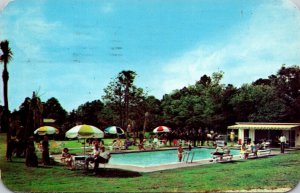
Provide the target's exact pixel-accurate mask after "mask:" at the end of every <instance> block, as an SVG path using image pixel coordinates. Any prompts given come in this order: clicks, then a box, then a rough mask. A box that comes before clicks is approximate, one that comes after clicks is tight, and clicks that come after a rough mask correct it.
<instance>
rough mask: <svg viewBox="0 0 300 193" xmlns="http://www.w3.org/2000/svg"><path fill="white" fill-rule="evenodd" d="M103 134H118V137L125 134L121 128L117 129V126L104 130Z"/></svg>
mask: <svg viewBox="0 0 300 193" xmlns="http://www.w3.org/2000/svg"><path fill="white" fill-rule="evenodd" d="M104 132H105V133H109V134H118V135H122V134H124V133H125V132H124V130H123V129H122V128H121V127H117V126H110V127H107V128H105V129H104Z"/></svg>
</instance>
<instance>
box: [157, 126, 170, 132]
mask: <svg viewBox="0 0 300 193" xmlns="http://www.w3.org/2000/svg"><path fill="white" fill-rule="evenodd" d="M163 132H166V133H167V132H171V128H170V127H167V126H158V127H156V128H155V129H154V130H153V133H163Z"/></svg>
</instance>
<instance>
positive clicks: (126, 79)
mask: <svg viewBox="0 0 300 193" xmlns="http://www.w3.org/2000/svg"><path fill="white" fill-rule="evenodd" d="M135 76H136V73H135V72H134V71H131V70H128V71H125V70H123V71H122V72H120V73H119V75H118V79H119V82H120V83H121V84H122V85H123V86H125V93H124V94H125V95H124V102H125V121H126V124H127V123H128V118H129V117H128V115H129V89H130V87H132V84H133V81H134V78H135Z"/></svg>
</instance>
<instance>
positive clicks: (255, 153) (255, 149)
mask: <svg viewBox="0 0 300 193" xmlns="http://www.w3.org/2000/svg"><path fill="white" fill-rule="evenodd" d="M251 148H252V153H253V155H254V156H256V157H257V151H258V144H255V143H253V144H252V146H251Z"/></svg>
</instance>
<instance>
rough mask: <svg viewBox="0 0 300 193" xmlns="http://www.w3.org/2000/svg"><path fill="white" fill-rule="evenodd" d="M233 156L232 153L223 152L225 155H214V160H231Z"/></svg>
mask: <svg viewBox="0 0 300 193" xmlns="http://www.w3.org/2000/svg"><path fill="white" fill-rule="evenodd" d="M232 158H233V155H232V154H230V153H229V154H223V155H213V161H215V162H222V161H231V160H232Z"/></svg>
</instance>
